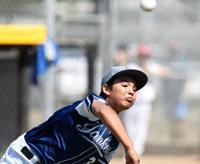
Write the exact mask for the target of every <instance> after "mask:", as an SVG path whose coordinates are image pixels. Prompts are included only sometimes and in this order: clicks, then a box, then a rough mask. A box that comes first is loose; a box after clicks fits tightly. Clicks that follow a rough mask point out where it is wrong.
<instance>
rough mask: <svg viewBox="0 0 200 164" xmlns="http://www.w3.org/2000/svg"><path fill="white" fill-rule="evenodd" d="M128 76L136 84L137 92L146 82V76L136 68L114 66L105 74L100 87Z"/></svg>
mask: <svg viewBox="0 0 200 164" xmlns="http://www.w3.org/2000/svg"><path fill="white" fill-rule="evenodd" d="M121 76H129V77H131V78H133V79H134V81H135V83H136V87H137V88H136V89H137V90H139V89H141V88H142V87H144V86H145V84H146V83H147V81H148V77H147V75H146V74H145V73H144V72H143V71H142V70H140V69H138V68H137V67H132V66H114V67H111V68H110V70H109V71H108V72H106V73H105V74H104V75H103V77H102V79H101V86H103V85H104V84H107V83H109V82H111V81H113V80H115V79H116V78H118V77H121Z"/></svg>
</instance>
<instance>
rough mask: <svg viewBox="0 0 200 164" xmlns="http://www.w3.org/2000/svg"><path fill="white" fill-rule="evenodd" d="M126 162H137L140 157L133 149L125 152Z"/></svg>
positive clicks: (133, 163)
mask: <svg viewBox="0 0 200 164" xmlns="http://www.w3.org/2000/svg"><path fill="white" fill-rule="evenodd" d="M125 158H126V164H139V163H140V158H139V156H138V155H137V153H136V151H135V150H134V149H129V150H127V151H126V152H125Z"/></svg>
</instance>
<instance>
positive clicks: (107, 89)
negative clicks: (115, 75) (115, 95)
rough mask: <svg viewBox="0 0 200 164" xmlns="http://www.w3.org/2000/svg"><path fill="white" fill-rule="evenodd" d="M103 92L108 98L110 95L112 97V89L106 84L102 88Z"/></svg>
mask: <svg viewBox="0 0 200 164" xmlns="http://www.w3.org/2000/svg"><path fill="white" fill-rule="evenodd" d="M102 91H103V93H104V94H105V95H106V96H109V95H110V88H109V86H108V85H107V84H104V85H103V86H102Z"/></svg>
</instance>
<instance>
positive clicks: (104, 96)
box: [99, 79, 114, 98]
mask: <svg viewBox="0 0 200 164" xmlns="http://www.w3.org/2000/svg"><path fill="white" fill-rule="evenodd" d="M113 82H114V79H110V80H109V81H108V82H107V83H106V84H107V86H108V87H109V88H112V85H113ZM99 96H101V97H103V98H106V97H107V96H106V94H105V93H104V92H103V90H102V89H101V92H100V94H99Z"/></svg>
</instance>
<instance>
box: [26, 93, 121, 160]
mask: <svg viewBox="0 0 200 164" xmlns="http://www.w3.org/2000/svg"><path fill="white" fill-rule="evenodd" d="M93 101H101V102H103V103H106V102H105V100H104V99H103V98H102V97H99V96H96V95H94V94H92V95H90V96H87V97H85V98H84V99H82V100H80V101H77V102H75V103H73V104H72V105H69V106H66V107H64V108H62V109H60V110H58V111H56V112H55V113H54V114H53V115H52V116H51V117H50V118H49V119H48V120H47V121H46V122H44V123H42V124H41V125H39V126H38V127H36V128H34V129H32V130H30V131H28V132H27V133H26V134H25V140H26V142H27V144H28V145H29V146H30V148H31V150H32V151H33V152H34V153H35V154H36V155H37V156H38V157H39V159H40V160H41V162H42V163H46V164H52V163H59V164H60V163H66V164H73V163H76V164H88V163H106V162H103V161H109V160H110V159H111V157H112V155H113V153H114V151H115V150H116V149H117V147H118V144H119V142H118V141H117V139H116V138H115V137H114V136H113V135H112V134H111V132H110V130H108V128H107V127H106V126H105V125H104V124H103V123H102V122H101V121H100V120H99V118H98V117H97V116H96V115H95V114H94V112H93V109H92V103H93Z"/></svg>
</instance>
